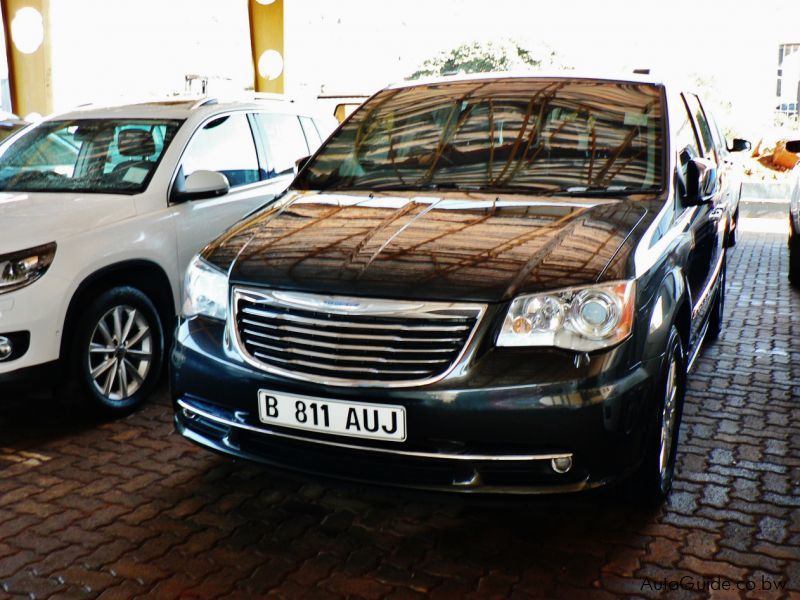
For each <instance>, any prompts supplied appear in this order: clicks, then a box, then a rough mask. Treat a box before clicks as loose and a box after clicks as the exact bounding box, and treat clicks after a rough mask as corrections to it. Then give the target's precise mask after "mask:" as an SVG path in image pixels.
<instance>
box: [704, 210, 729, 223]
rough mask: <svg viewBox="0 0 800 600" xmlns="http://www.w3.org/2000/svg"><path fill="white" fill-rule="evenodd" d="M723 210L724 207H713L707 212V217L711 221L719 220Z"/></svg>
mask: <svg viewBox="0 0 800 600" xmlns="http://www.w3.org/2000/svg"><path fill="white" fill-rule="evenodd" d="M724 212H725V209H724V208H715V209H714V210H712V211H711V212H710V213H708V218H709V219H711V220H712V221H719V220H720V219H721V218H722V215H723V213H724Z"/></svg>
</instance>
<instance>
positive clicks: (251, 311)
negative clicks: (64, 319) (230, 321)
mask: <svg viewBox="0 0 800 600" xmlns="http://www.w3.org/2000/svg"><path fill="white" fill-rule="evenodd" d="M242 312H244V313H245V314H248V315H255V316H259V317H266V318H268V319H278V320H280V319H285V320H287V321H295V322H298V323H308V324H310V325H322V326H324V327H340V328H342V329H374V328H375V325H371V324H367V323H354V322H350V321H326V320H324V319H315V318H313V317H300V316H298V315H293V314H289V313H284V314H281V313H276V312H272V311H268V310H264V309H257V308H245V309H244V310H243V311H242ZM380 327H381V328H382V329H389V330H392V331H446V332H455V331H466V330H467V329H469V326H468V325H451V326H449V327H444V326H441V325H400V324H397V325H390V324H382V325H380Z"/></svg>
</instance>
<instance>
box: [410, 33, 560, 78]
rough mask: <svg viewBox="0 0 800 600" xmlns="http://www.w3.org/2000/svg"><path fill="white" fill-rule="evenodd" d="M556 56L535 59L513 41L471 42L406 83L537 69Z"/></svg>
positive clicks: (549, 53)
mask: <svg viewBox="0 0 800 600" xmlns="http://www.w3.org/2000/svg"><path fill="white" fill-rule="evenodd" d="M554 59H555V52H553V51H552V50H549V49H542V50H541V51H539V52H537V55H534V53H532V52H531V51H529V50H527V49H525V48H523V47H522V46H520V45H519V44H518V43H517V42H515V41H513V40H505V41H499V42H471V43H469V44H462V45H461V46H458V47H457V48H453V49H452V50H449V51H446V52H441V53H439V54H438V55H437V56H434V57H433V58H429V59H427V60H426V61H425V62H423V63H422V65H421V66H420V68H419V69H417V71H415V72H414V73H413V74H411V76H410V77H409V78H408V79H419V78H420V77H436V76H441V75H449V74H452V73H486V72H489V71H512V70H522V69H537V68H541V67H543V66H552V65H553V64H554V62H555V61H554Z"/></svg>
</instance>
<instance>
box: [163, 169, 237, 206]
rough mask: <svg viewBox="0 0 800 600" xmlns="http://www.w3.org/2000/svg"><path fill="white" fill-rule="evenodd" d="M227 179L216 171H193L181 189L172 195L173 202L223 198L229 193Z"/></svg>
mask: <svg viewBox="0 0 800 600" xmlns="http://www.w3.org/2000/svg"><path fill="white" fill-rule="evenodd" d="M230 189H231V186H230V184H229V183H228V178H227V177H225V175H223V174H222V173H219V172H217V171H203V170H200V171H195V172H194V173H192V174H191V175H189V176H188V177H186V179H185V181H184V183H183V189H176V190H175V191H174V192H173V194H172V200H173V201H174V202H183V201H185V200H200V199H202V198H216V197H218V196H224V195H225V194H227V193H228V191H230Z"/></svg>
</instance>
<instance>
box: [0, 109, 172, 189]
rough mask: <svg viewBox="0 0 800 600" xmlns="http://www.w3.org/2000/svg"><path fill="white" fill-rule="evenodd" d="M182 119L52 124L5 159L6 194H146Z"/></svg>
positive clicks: (0, 169) (1, 181) (1, 170)
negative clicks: (7, 192) (9, 192)
mask: <svg viewBox="0 0 800 600" xmlns="http://www.w3.org/2000/svg"><path fill="white" fill-rule="evenodd" d="M181 123H182V121H178V120H163V119H162V120H152V119H147V120H144V119H80V120H70V121H47V122H45V123H42V124H40V125H38V126H36V127H34V128H32V129H31V130H30V131H29V132H28V133H26V134H24V135H23V136H22V137H20V138H19V139H18V140H16V141H14V142H13V143H11V144H10V145H8V146H7V147H6V148H5V149H4V151H3V153H2V154H1V155H0V191H20V192H95V193H112V194H116V193H121V194H137V193H140V192H143V191H144V190H145V189H146V188H147V184H148V183H149V182H150V178H151V177H152V176H153V173H154V172H155V170H156V167H157V166H158V163H159V161H160V160H161V156H162V155H163V153H164V150H166V148H167V147H168V146H169V143H170V141H171V140H172V138H173V136H174V135H175V132H176V131H178V128H179V127H180V125H181Z"/></svg>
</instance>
